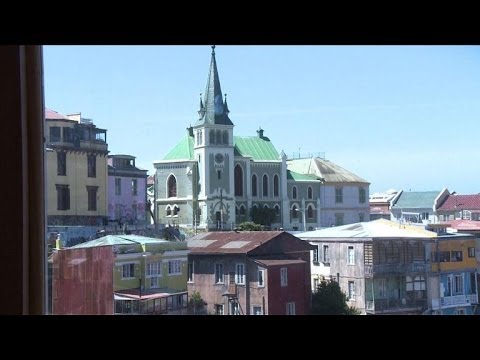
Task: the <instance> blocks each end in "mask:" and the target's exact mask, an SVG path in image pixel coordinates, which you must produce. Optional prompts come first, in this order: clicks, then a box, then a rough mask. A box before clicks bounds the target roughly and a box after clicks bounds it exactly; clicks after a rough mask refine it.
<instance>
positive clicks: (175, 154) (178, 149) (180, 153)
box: [163, 134, 193, 160]
mask: <svg viewBox="0 0 480 360" xmlns="http://www.w3.org/2000/svg"><path fill="white" fill-rule="evenodd" d="M163 160H193V137H192V136H190V135H189V134H186V135H185V136H184V137H183V139H182V140H180V142H179V143H178V144H177V145H176V146H175V147H174V148H173V149H172V150H170V152H169V153H168V154H167V155H166V156H165V157H164V158H163Z"/></svg>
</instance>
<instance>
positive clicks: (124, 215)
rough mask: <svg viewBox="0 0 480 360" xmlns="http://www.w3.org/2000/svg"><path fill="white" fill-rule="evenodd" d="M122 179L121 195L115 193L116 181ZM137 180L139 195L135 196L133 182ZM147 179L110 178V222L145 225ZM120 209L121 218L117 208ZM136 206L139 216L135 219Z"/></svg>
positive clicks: (133, 177)
mask: <svg viewBox="0 0 480 360" xmlns="http://www.w3.org/2000/svg"><path fill="white" fill-rule="evenodd" d="M116 179H120V182H121V193H120V195H116V193H115V188H116V187H115V180H116ZM134 179H136V180H137V195H133V191H132V180H134ZM146 191H147V190H146V178H145V177H143V176H118V175H109V176H108V217H109V219H110V220H118V221H121V222H125V221H127V222H129V223H133V224H144V223H145V221H146V205H145V198H146ZM117 206H118V207H119V208H120V209H121V210H120V213H119V214H120V216H118V214H117V210H116V207H117ZM134 206H135V207H136V209H137V210H136V211H137V216H136V218H135V217H134V213H135V212H134Z"/></svg>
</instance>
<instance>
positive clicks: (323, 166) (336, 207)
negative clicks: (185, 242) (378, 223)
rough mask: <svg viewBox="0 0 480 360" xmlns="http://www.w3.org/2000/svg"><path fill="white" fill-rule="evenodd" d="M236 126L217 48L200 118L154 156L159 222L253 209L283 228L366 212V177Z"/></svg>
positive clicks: (222, 224) (243, 217)
mask: <svg viewBox="0 0 480 360" xmlns="http://www.w3.org/2000/svg"><path fill="white" fill-rule="evenodd" d="M233 128H234V123H233V122H232V120H231V119H230V110H229V108H228V105H227V98H226V96H225V97H224V95H223V93H222V90H221V87H220V78H219V75H218V69H217V63H216V58H215V51H212V57H211V63H210V70H209V74H208V79H207V86H206V90H205V94H204V97H203V98H200V108H199V111H198V120H197V121H196V122H195V123H194V125H193V126H190V127H188V128H187V132H186V134H185V136H184V137H183V138H182V139H181V140H180V142H179V143H178V144H177V145H176V146H175V147H174V148H173V149H172V150H170V151H169V152H168V153H167V155H166V156H165V157H164V158H163V159H162V160H159V161H155V162H154V166H155V190H154V193H155V210H154V213H155V217H156V222H157V223H163V224H169V225H181V226H186V227H198V228H203V229H207V230H233V229H234V227H235V225H236V224H238V223H241V222H245V221H250V220H251V219H252V214H253V213H254V212H255V211H256V210H255V209H257V211H259V210H260V209H262V211H263V212H269V213H270V215H272V218H273V220H272V222H271V223H270V224H266V225H267V226H271V228H283V229H285V230H295V229H297V230H313V229H315V228H317V227H320V226H331V225H335V224H337V225H338V224H343V223H349V222H356V221H358V220H359V219H361V220H362V221H367V220H368V219H369V207H368V188H369V183H368V182H367V181H365V180H363V179H362V178H360V177H358V176H356V175H354V174H352V173H350V172H348V171H347V170H345V169H343V168H341V167H340V166H338V165H336V164H334V163H332V162H330V161H328V160H325V159H323V158H321V157H311V156H309V157H308V158H303V159H290V160H289V159H288V157H287V155H286V154H285V153H284V152H283V151H281V152H280V153H279V152H278V151H277V149H276V148H275V147H274V145H273V143H272V141H271V140H270V139H269V138H268V137H267V136H265V134H264V133H265V130H263V129H262V128H259V129H258V130H257V135H256V136H236V135H234V130H233ZM310 165H311V167H310ZM266 209H268V210H266Z"/></svg>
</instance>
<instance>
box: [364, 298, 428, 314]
mask: <svg viewBox="0 0 480 360" xmlns="http://www.w3.org/2000/svg"><path fill="white" fill-rule="evenodd" d="M426 306H427V300H426V299H414V300H410V299H377V300H375V301H373V300H367V301H366V311H369V312H375V313H382V312H385V313H386V312H397V311H402V310H407V309H418V310H421V309H423V308H425V307H426Z"/></svg>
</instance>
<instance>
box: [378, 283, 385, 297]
mask: <svg viewBox="0 0 480 360" xmlns="http://www.w3.org/2000/svg"><path fill="white" fill-rule="evenodd" d="M378 297H379V298H380V299H384V298H386V297H387V282H386V279H378Z"/></svg>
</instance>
